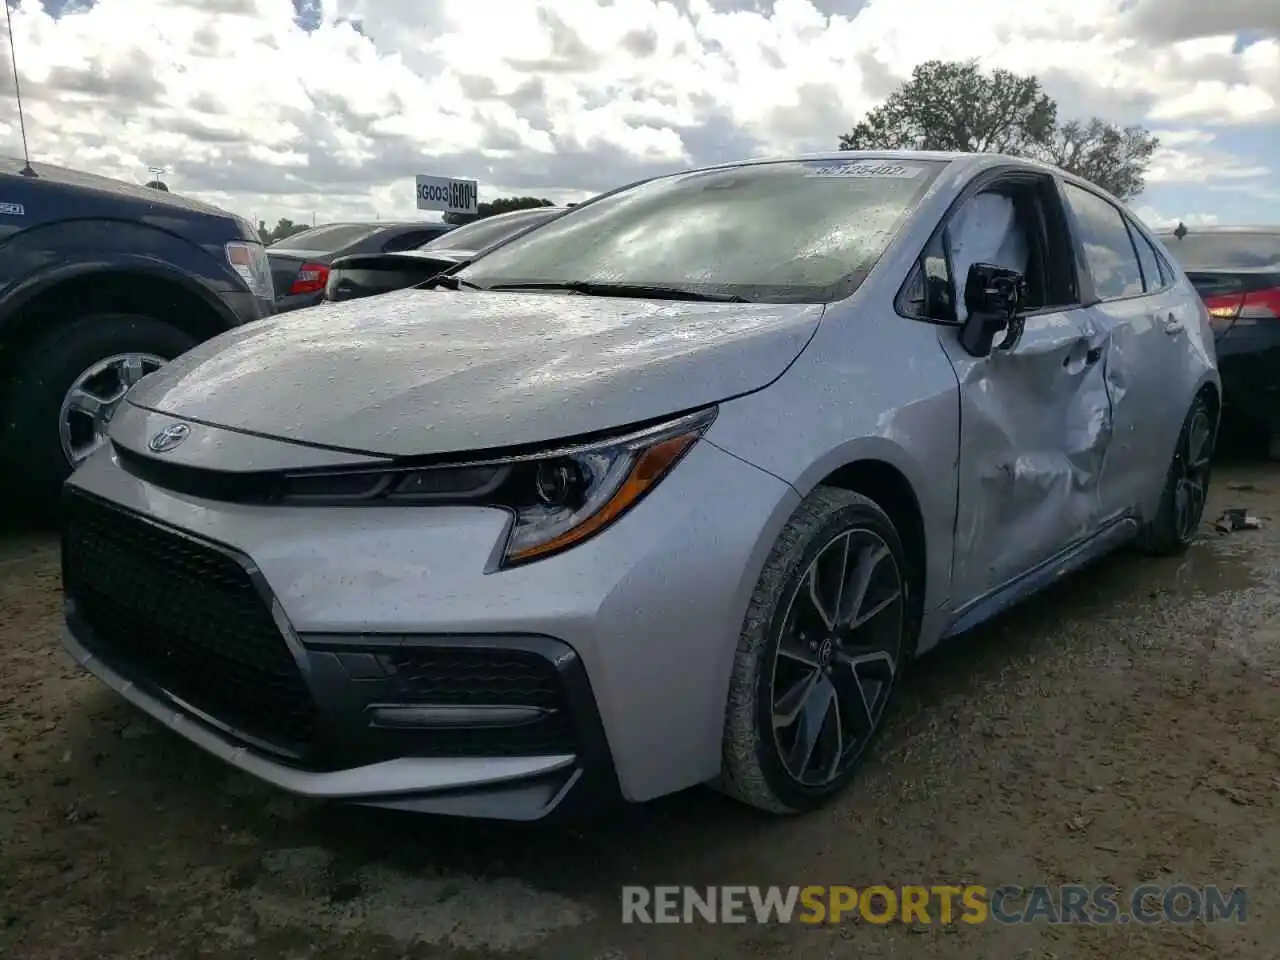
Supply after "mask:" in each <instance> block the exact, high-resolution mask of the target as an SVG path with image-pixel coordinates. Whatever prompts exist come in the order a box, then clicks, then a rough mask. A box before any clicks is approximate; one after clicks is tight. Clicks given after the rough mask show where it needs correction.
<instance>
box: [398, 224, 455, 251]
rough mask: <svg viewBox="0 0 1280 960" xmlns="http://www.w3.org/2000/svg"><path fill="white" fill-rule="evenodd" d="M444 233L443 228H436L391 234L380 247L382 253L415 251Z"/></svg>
mask: <svg viewBox="0 0 1280 960" xmlns="http://www.w3.org/2000/svg"><path fill="white" fill-rule="evenodd" d="M444 232H445V230H444V228H443V227H437V228H435V229H432V230H407V231H405V232H404V233H396V234H392V236H391V238H390V239H389V240H387V241H386V242H385V243H384V244H383V245H382V252H383V253H399V252H400V251H401V250H416V249H418V247H420V246H422V245H423V244H425V243H430V242H431V241H432V240H434V239H436V238H437V237H439V236H440V235H441V234H442V233H444Z"/></svg>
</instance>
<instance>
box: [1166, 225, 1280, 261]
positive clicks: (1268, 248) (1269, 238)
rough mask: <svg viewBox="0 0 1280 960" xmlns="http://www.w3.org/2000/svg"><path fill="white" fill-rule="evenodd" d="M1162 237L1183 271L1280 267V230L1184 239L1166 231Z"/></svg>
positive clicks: (1213, 234)
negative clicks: (1215, 268)
mask: <svg viewBox="0 0 1280 960" xmlns="http://www.w3.org/2000/svg"><path fill="white" fill-rule="evenodd" d="M1160 239H1161V240H1162V241H1163V242H1164V245H1165V248H1166V249H1167V250H1168V251H1169V252H1170V253H1171V254H1173V255H1174V256H1175V257H1177V258H1178V262H1179V263H1181V264H1182V268H1183V269H1184V270H1194V269H1196V268H1197V267H1202V268H1209V269H1212V268H1214V267H1217V268H1225V269H1228V270H1248V269H1250V268H1256V267H1276V268H1277V269H1280V233H1244V232H1240V233H1235V232H1231V233H1189V234H1187V235H1186V236H1185V237H1183V238H1182V239H1181V240H1179V239H1178V238H1177V236H1175V235H1174V234H1171V233H1166V234H1161V235H1160Z"/></svg>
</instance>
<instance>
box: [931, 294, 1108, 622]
mask: <svg viewBox="0 0 1280 960" xmlns="http://www.w3.org/2000/svg"><path fill="white" fill-rule="evenodd" d="M938 336H939V337H940V338H941V340H942V342H943V348H944V349H945V350H946V351H947V354H948V356H950V357H951V359H952V362H953V364H954V366H955V369H956V375H957V377H958V379H959V382H960V431H961V439H960V470H959V484H958V497H957V500H958V503H957V516H956V529H955V570H954V579H953V596H952V600H953V603H954V606H956V607H963V606H964V605H965V604H966V603H969V602H972V601H973V600H976V599H978V598H980V597H981V596H983V595H985V594H987V593H989V592H990V591H992V590H994V589H996V588H998V587H999V586H1001V585H1002V584H1003V583H1005V582H1006V581H1008V580H1009V579H1010V578H1012V577H1016V576H1017V575H1019V574H1021V573H1023V572H1025V571H1026V570H1028V569H1029V568H1031V567H1032V566H1034V565H1035V564H1036V563H1038V562H1040V561H1042V560H1044V559H1045V558H1046V557H1048V556H1050V555H1052V554H1053V553H1054V552H1056V551H1058V550H1060V549H1062V548H1063V547H1065V546H1067V545H1068V544H1070V543H1071V542H1073V541H1075V540H1079V539H1081V538H1083V537H1084V536H1087V535H1088V534H1089V533H1090V532H1091V531H1092V530H1093V529H1094V527H1095V526H1096V525H1097V523H1098V522H1099V519H1100V517H1101V513H1102V507H1101V500H1100V488H1099V477H1100V476H1101V474H1102V470H1103V467H1104V463H1105V460H1106V455H1107V448H1108V445H1109V443H1110V440H1111V423H1112V421H1111V400H1110V397H1109V395H1108V391H1107V374H1106V370H1105V364H1104V362H1103V357H1104V355H1105V349H1104V347H1103V345H1102V344H1101V343H1099V342H1098V338H1097V337H1096V336H1094V335H1092V330H1091V328H1090V327H1089V325H1088V324H1086V323H1085V322H1084V321H1083V318H1082V317H1081V316H1080V314H1079V313H1078V312H1077V311H1073V312H1071V313H1054V314H1040V315H1035V316H1031V317H1028V318H1026V323H1025V327H1024V329H1023V331H1022V333H1021V335H1020V336H1019V338H1018V340H1017V341H1016V342H1015V343H1014V344H1013V345H1012V346H1011V347H1009V348H1008V349H1001V350H997V351H996V352H994V353H993V354H992V355H991V356H989V357H986V358H980V359H979V358H974V357H971V356H970V355H969V354H967V353H966V352H965V351H964V349H963V348H962V347H961V346H960V344H959V342H958V337H957V335H956V331H954V330H951V329H945V328H941V329H939V331H938Z"/></svg>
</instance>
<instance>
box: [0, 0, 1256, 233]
mask: <svg viewBox="0 0 1280 960" xmlns="http://www.w3.org/2000/svg"><path fill="white" fill-rule="evenodd" d="M8 3H9V5H10V7H11V9H12V15H13V30H14V36H15V39H16V41H17V48H18V62H19V66H20V68H21V81H22V89H23V94H24V102H25V105H26V109H27V133H28V138H29V141H30V145H31V150H32V154H33V156H34V157H35V158H36V159H37V160H47V161H51V162H57V163H63V164H67V165H70V166H76V167H81V168H84V169H87V170H91V171H94V172H100V173H105V174H108V175H111V176H116V177H120V178H122V179H126V180H132V181H137V182H145V181H146V180H147V179H149V175H148V173H147V168H148V167H150V166H157V167H163V168H165V169H166V170H167V171H168V173H167V174H166V176H165V179H166V180H167V181H168V182H169V183H170V185H171V187H172V188H173V189H174V190H176V191H179V192H183V193H188V194H191V195H195V196H199V197H201V198H202V199H207V200H211V201H212V202H214V203H217V204H219V205H221V206H224V207H226V208H227V209H229V210H232V211H234V212H236V213H240V214H242V215H244V216H252V217H256V218H259V219H264V220H268V221H269V222H274V221H275V219H277V218H279V217H282V216H287V217H290V218H292V219H295V220H306V221H309V220H310V219H311V218H312V216H313V214H314V216H315V217H316V218H317V220H320V221H323V220H333V219H340V218H366V217H368V218H371V217H373V216H374V215H377V216H381V217H383V218H394V217H407V218H412V217H415V216H417V214H416V213H415V211H414V195H413V176H414V174H416V173H431V174H442V175H451V176H471V177H474V178H476V179H478V180H479V181H480V184H481V186H480V191H481V199H486V198H494V197H497V196H502V195H509V194H534V195H538V196H546V197H549V198H552V199H556V200H574V199H581V198H583V197H585V196H588V195H590V194H592V193H595V192H598V191H599V190H601V189H604V188H608V187H612V186H617V185H618V184H620V183H624V182H627V181H630V180H633V179H636V178H639V177H642V176H645V175H647V174H651V173H654V172H660V171H665V170H672V169H678V168H681V167H684V166H687V165H690V164H698V163H706V162H709V161H717V160H722V159H737V158H742V157H747V156H753V155H762V154H779V153H788V152H793V151H808V150H822V149H831V148H834V147H835V146H836V141H837V138H838V135H839V134H840V133H841V132H843V131H845V130H846V129H848V128H849V127H850V126H852V124H853V123H854V122H855V121H856V120H857V118H858V117H859V116H860V115H861V114H862V113H863V112H865V111H866V110H867V109H868V108H870V107H872V106H874V105H875V104H876V103H877V102H879V101H880V100H881V99H883V97H884V96H885V95H886V94H887V93H888V92H889V91H890V90H892V89H893V87H894V86H895V85H896V84H897V83H898V82H899V81H900V80H902V79H903V78H904V77H906V76H907V75H908V74H909V73H910V71H911V68H912V67H913V66H915V65H916V64H918V63H920V62H921V61H924V60H929V59H934V58H941V59H959V58H967V57H979V58H981V59H982V61H983V62H984V64H986V65H987V66H993V67H994V66H1001V67H1007V68H1009V69H1011V70H1015V71H1019V72H1036V73H1038V74H1039V76H1040V77H1041V79H1042V81H1043V82H1044V84H1045V86H1046V88H1047V89H1048V91H1049V93H1050V94H1052V95H1053V96H1055V97H1056V98H1057V99H1058V102H1059V105H1060V110H1061V112H1062V113H1063V114H1064V115H1066V116H1074V115H1079V116H1086V115H1091V114H1097V115H1101V116H1103V117H1105V118H1107V119H1109V120H1113V121H1116V122H1120V123H1129V122H1141V123H1143V124H1145V125H1146V126H1148V127H1149V128H1151V129H1153V130H1155V131H1157V132H1158V133H1159V135H1160V136H1161V138H1162V140H1163V142H1164V144H1165V147H1164V149H1163V150H1162V151H1161V152H1160V154H1159V155H1158V157H1157V161H1156V163H1155V165H1154V166H1153V169H1152V175H1151V178H1150V184H1149V187H1148V189H1147V191H1146V193H1145V194H1144V195H1143V196H1142V197H1141V198H1140V199H1139V200H1138V201H1137V202H1136V207H1137V208H1138V210H1139V212H1140V213H1141V214H1142V215H1143V216H1144V217H1145V218H1146V219H1148V220H1149V221H1151V222H1153V223H1165V222H1169V221H1171V220H1175V219H1178V218H1184V219H1186V220H1187V221H1188V222H1193V221H1205V220H1210V221H1213V220H1216V221H1219V222H1223V223H1232V222H1237V223H1238V222H1246V223H1248V222H1269V223H1280V154H1277V150H1276V145H1277V144H1280V3H1277V2H1274V0H1214V2H1212V3H1206V2H1204V0H1038V2H1037V3H1034V4H1028V3H1025V0H8ZM3 86H4V90H0V94H3V96H2V97H0V138H3V143H4V146H5V149H6V150H7V151H8V152H9V153H11V154H13V155H17V154H19V153H20V150H21V142H20V137H19V133H18V124H17V122H16V121H17V114H16V111H15V110H14V108H13V103H12V87H13V81H12V77H11V76H9V75H8V73H7V72H6V73H5V76H4V80H3Z"/></svg>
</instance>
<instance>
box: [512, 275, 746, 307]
mask: <svg viewBox="0 0 1280 960" xmlns="http://www.w3.org/2000/svg"><path fill="white" fill-rule="evenodd" d="M486 289H489V290H567V291H569V292H570V293H581V294H583V295H585V296H588V297H642V298H652V299H654V300H705V301H708V302H710V303H750V302H751V301H750V300H748V299H747V298H746V297H740V296H738V295H737V294H735V293H702V292H701V291H698V290H686V289H684V288H682V287H663V286H654V285H650V284H645V283H596V282H593V281H590V280H572V281H569V282H567V283H498V284H494V285H493V286H491V287H488V288H486Z"/></svg>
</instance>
